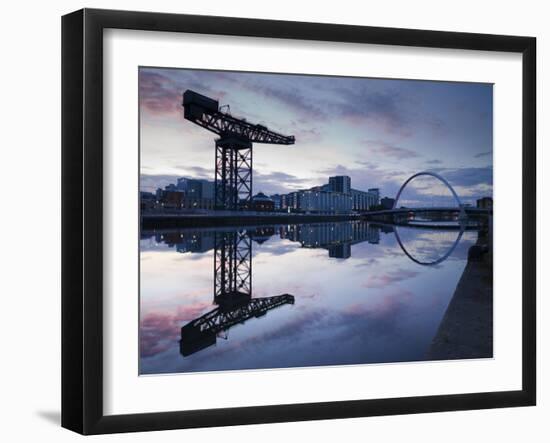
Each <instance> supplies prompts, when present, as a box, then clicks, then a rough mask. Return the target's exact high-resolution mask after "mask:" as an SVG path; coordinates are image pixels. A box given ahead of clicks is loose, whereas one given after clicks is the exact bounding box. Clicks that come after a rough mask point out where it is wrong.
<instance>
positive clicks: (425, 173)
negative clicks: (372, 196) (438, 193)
mask: <svg viewBox="0 0 550 443" xmlns="http://www.w3.org/2000/svg"><path fill="white" fill-rule="evenodd" d="M423 175H425V176H430V177H434V178H437V179H438V180H439V181H440V182H441V183H443V184H444V185H445V186H447V189H449V191H451V194H453V197H454V199H455V201H456V204H457V205H458V207H459V208H461V207H462V202H461V201H460V199H459V198H458V195H457V193H456V192H455V190H454V189H453V187H452V186H451V184H450V183H449V182H448V181H447V180H445V179H444V178H443V177H441V175H439V174H436V173H435V172H429V171H423V172H417V173H416V174H413V175H411V176H410V177H409V178H408V179H407V180H405V183H403V184H402V185H401V187H400V188H399V191H398V192H397V195H396V196H395V201H394V202H393V209H397V208H398V206H397V204H398V202H399V197H401V193H402V192H403V191H404V190H405V188H406V187H407V185H408V184H409V183H410V182H411V181H413V180H414V179H415V178H417V177H421V176H423Z"/></svg>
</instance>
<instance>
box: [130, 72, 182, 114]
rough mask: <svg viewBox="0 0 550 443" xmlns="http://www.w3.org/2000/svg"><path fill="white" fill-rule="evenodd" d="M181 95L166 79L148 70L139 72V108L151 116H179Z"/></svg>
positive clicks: (170, 81) (169, 80)
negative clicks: (177, 114)
mask: <svg viewBox="0 0 550 443" xmlns="http://www.w3.org/2000/svg"><path fill="white" fill-rule="evenodd" d="M181 94H182V91H179V90H178V89H177V88H176V85H175V84H174V83H173V82H172V80H171V79H169V78H168V77H166V76H164V75H162V74H160V73H158V72H151V71H148V70H140V71H139V102H140V107H141V108H142V109H144V110H146V111H149V112H150V113H152V114H157V115H158V114H160V115H166V114H176V113H179V114H181V109H182V108H181Z"/></svg>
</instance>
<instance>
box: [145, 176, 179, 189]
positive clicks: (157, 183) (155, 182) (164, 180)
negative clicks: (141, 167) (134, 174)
mask: <svg viewBox="0 0 550 443" xmlns="http://www.w3.org/2000/svg"><path fill="white" fill-rule="evenodd" d="M179 177H180V176H179V175H171V174H140V176H139V189H140V190H141V191H148V192H154V191H156V190H157V188H164V187H165V186H167V185H169V184H171V183H176V182H177V180H178V178H179Z"/></svg>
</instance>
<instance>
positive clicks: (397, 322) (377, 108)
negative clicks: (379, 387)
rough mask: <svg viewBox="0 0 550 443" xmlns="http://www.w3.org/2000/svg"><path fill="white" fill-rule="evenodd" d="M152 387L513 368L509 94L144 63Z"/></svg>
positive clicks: (143, 210)
mask: <svg viewBox="0 0 550 443" xmlns="http://www.w3.org/2000/svg"><path fill="white" fill-rule="evenodd" d="M138 75H139V156H140V170H139V173H140V190H139V191H140V192H139V201H140V239H139V248H140V265H139V266H140V294H139V297H140V300H139V306H140V323H139V347H140V354H139V358H140V361H139V367H140V374H142V375H154V374H170V373H189V372H207V371H229V370H250V369H254V370H260V369H262V370H263V369H277V368H300V367H324V366H340V365H364V364H382V363H406V362H424V361H434V360H460V359H480V358H492V357H493V261H492V250H493V246H492V227H493V85H492V84H487V83H467V82H445V81H431V80H408V79H383V78H357V77H337V76H324V75H301V74H285V73H263V72H258V73H256V72H236V71H235V72H234V71H215V70H198V69H180V68H177V69H176V68H169V67H140V68H139V72H138Z"/></svg>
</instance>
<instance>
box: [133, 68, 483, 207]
mask: <svg viewBox="0 0 550 443" xmlns="http://www.w3.org/2000/svg"><path fill="white" fill-rule="evenodd" d="M139 75H140V82H139V85H140V89H139V93H140V119H141V121H140V130H141V134H140V143H141V146H140V148H141V149H140V155H141V171H140V173H141V183H140V186H141V190H143V191H150V192H154V190H155V189H156V188H158V187H161V188H164V186H166V185H167V184H169V183H174V182H176V180H177V178H178V177H190V178H197V179H206V180H213V178H214V143H213V142H214V136H213V134H211V133H208V132H207V131H204V130H202V129H201V128H198V127H195V126H194V125H192V124H190V123H189V122H187V121H185V120H184V118H183V108H182V107H181V98H182V93H183V91H184V90H186V89H188V88H192V89H194V90H196V91H197V92H200V93H202V94H205V95H207V96H210V97H213V98H216V99H217V100H219V102H220V105H223V104H229V105H230V106H231V113H232V114H233V115H235V116H238V117H241V118H243V117H244V118H247V119H248V120H249V121H252V122H257V123H261V124H264V125H266V126H267V127H269V129H272V130H275V131H278V132H281V133H283V134H287V135H295V136H296V144H295V145H291V146H273V145H259V144H256V145H255V148H254V189H253V193H254V194H257V193H259V192H263V193H265V194H267V195H272V194H276V193H289V192H293V191H297V190H300V189H307V188H311V187H313V186H319V185H321V184H323V183H325V182H326V179H327V178H328V177H329V176H336V175H347V176H349V177H351V181H352V186H353V187H355V188H357V189H363V190H367V189H368V188H372V187H378V188H380V189H381V196H389V197H394V196H395V193H396V192H397V190H398V189H399V186H400V185H401V184H402V183H403V181H404V180H406V179H407V178H408V176H410V175H411V174H412V173H414V172H418V171H421V170H430V171H433V172H437V173H439V174H441V175H443V176H445V178H447V179H448V180H449V182H451V184H452V185H453V187H454V188H455V189H456V191H457V193H458V194H459V195H460V197H461V198H462V199H463V200H464V202H465V203H475V200H476V199H477V198H480V197H483V196H492V85H489V84H474V83H449V82H429V81H414V80H383V79H364V78H345V77H321V76H304V75H290V74H256V73H238V72H226V71H201V70H180V69H164V68H140V71H139ZM404 197H405V199H404V202H407V203H410V204H413V203H421V202H426V201H428V200H430V201H433V200H434V199H435V200H445V201H446V199H447V198H448V197H449V194H448V191H447V190H446V189H444V188H443V187H442V186H440V185H439V184H438V183H435V182H433V181H427V182H426V183H422V180H419V182H418V183H417V184H416V185H415V186H412V187H411V188H410V189H407V195H405V196H404Z"/></svg>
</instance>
